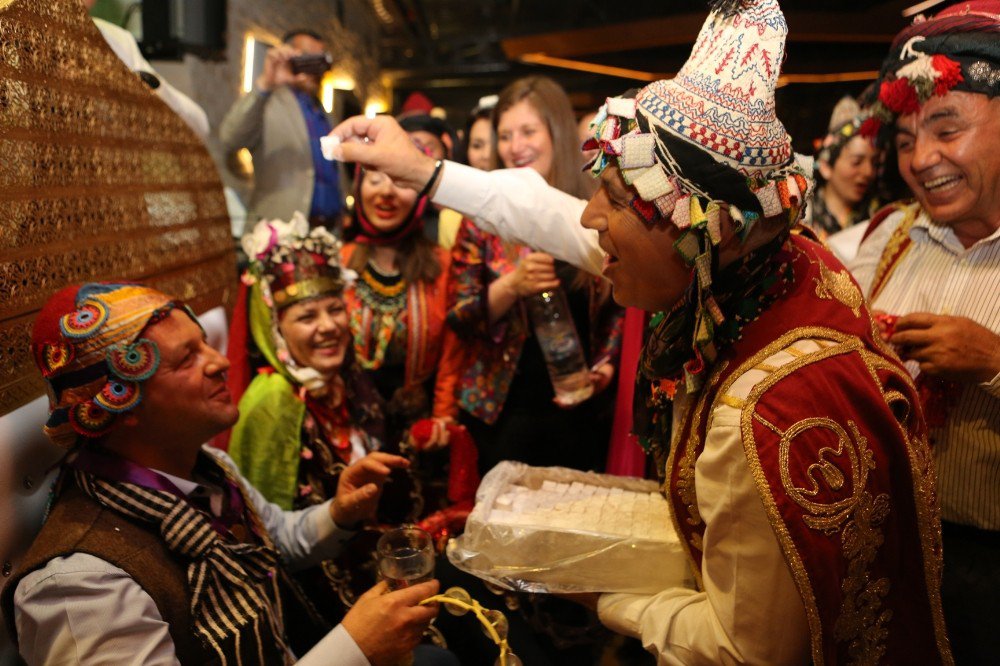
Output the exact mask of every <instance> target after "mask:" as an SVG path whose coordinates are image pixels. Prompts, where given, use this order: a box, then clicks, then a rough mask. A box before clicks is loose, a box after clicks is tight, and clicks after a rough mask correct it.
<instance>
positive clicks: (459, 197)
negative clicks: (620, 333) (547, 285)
mask: <svg viewBox="0 0 1000 666" xmlns="http://www.w3.org/2000/svg"><path fill="white" fill-rule="evenodd" d="M434 203H436V204H440V205H442V206H445V207H447V208H451V209H453V210H456V211H458V212H459V213H462V214H463V215H465V216H466V217H468V218H469V219H471V220H472V221H473V222H475V224H476V226H477V227H479V228H480V229H482V230H483V231H485V232H487V233H491V234H494V235H497V236H500V237H501V238H503V239H504V240H509V241H513V242H515V243H520V244H522V245H526V246H528V247H531V248H534V249H536V250H539V251H541V252H547V253H549V254H551V255H552V256H553V257H555V258H556V259H562V260H563V261H566V262H569V263H571V264H573V265H574V266H576V267H578V268H580V269H582V270H585V271H587V272H588V273H592V274H593V275H600V274H601V272H602V270H603V267H604V251H603V250H601V248H600V246H599V245H598V244H597V232H596V231H594V230H593V229H587V228H585V227H583V226H582V225H581V224H580V219H581V218H582V217H583V210H584V209H585V208H586V207H587V202H586V201H585V200H583V199H577V198H576V197H574V196H570V195H569V194H566V193H565V192H563V191H561V190H558V189H556V188H554V187H551V186H550V185H549V184H548V183H546V182H545V179H544V178H542V177H541V176H540V175H539V174H538V172H537V171H535V170H534V169H531V168H529V167H525V168H522V169H498V170H496V171H481V170H479V169H474V168H472V167H470V166H465V165H464V164H458V163H456V162H446V163H445V167H444V169H443V171H442V174H441V180H440V182H439V183H438V188H437V191H436V192H435V193H434Z"/></svg>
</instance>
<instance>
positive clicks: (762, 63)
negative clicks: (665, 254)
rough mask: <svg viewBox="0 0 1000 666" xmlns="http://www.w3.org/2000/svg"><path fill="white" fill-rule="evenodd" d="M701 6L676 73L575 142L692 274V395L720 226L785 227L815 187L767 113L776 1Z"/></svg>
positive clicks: (780, 46)
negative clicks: (662, 231) (613, 176)
mask: <svg viewBox="0 0 1000 666" xmlns="http://www.w3.org/2000/svg"><path fill="white" fill-rule="evenodd" d="M711 5H712V8H713V9H712V11H711V13H710V14H709V15H708V18H707V19H706V20H705V23H704V25H702V28H701V31H700V32H699V33H698V38H697V41H696V42H695V45H694V47H693V49H692V52H691V56H690V58H689V59H688V61H687V62H686V63H685V64H684V66H683V67H682V68H681V70H680V72H678V74H677V76H676V77H675V78H674V79H671V80H664V81H656V82H655V83H651V84H650V85H648V86H646V87H645V88H643V89H642V90H639V91H637V92H636V91H629V92H627V93H625V94H624V95H622V96H620V97H613V98H609V99H608V100H607V102H606V103H605V104H604V106H602V107H601V109H600V110H599V111H598V113H597V116H596V117H595V118H594V120H593V122H592V123H591V128H592V129H593V130H594V136H593V138H592V139H590V140H588V141H587V142H586V143H584V145H583V149H584V150H587V149H595V148H596V149H598V153H597V156H596V157H595V158H594V161H593V162H592V163H591V165H590V169H591V171H592V173H593V174H594V175H595V176H599V175H600V174H601V172H602V171H603V170H604V169H605V168H607V166H608V165H610V164H611V163H612V160H614V163H615V164H616V165H617V166H618V168H619V169H620V171H621V175H622V178H623V179H624V180H625V182H626V183H627V184H629V185H631V186H632V187H633V188H634V189H635V191H636V193H637V195H636V196H634V197H633V198H632V200H631V202H630V206H631V207H632V208H633V210H635V211H636V213H637V214H638V215H639V216H640V217H641V218H642V219H644V220H645V221H646V222H647V223H649V224H652V223H656V222H661V221H664V220H670V221H671V222H672V223H673V224H674V225H675V226H676V227H677V228H678V229H680V230H682V233H681V235H680V237H679V238H678V239H677V241H676V242H675V243H674V247H675V248H676V249H677V251H678V253H679V254H680V255H681V257H682V258H683V259H684V261H685V262H686V263H687V264H688V265H689V266H691V267H692V268H693V269H694V270H693V271H692V283H691V285H689V293H688V294H687V295H686V296H685V302H687V303H690V304H691V308H692V309H693V314H692V319H693V322H694V323H693V326H691V327H690V328H691V329H692V330H693V333H692V336H693V337H692V339H691V341H690V348H691V350H692V353H693V354H694V356H695V359H694V361H692V362H691V363H689V364H687V365H685V375H686V380H687V385H688V388H689V389H690V390H694V387H697V386H698V385H700V381H701V379H702V378H703V374H704V369H705V367H706V364H705V363H703V362H702V359H703V358H704V359H707V360H709V361H711V360H713V359H714V358H715V351H714V349H715V345H714V342H713V341H714V340H715V336H716V333H717V332H718V331H719V330H721V326H722V324H723V323H724V321H725V315H724V314H723V312H722V310H721V308H720V306H719V303H718V302H717V301H716V299H715V297H714V295H713V287H712V285H713V281H714V279H715V277H716V274H717V272H718V265H717V264H718V262H717V261H715V259H714V255H715V246H717V245H718V244H719V243H720V242H721V241H722V230H723V228H724V224H726V223H727V222H728V223H731V225H732V228H733V229H734V231H735V232H736V233H737V234H738V235H739V237H740V238H741V239H745V238H746V236H747V234H748V233H749V231H750V230H751V229H752V228H753V226H754V224H755V223H756V222H757V221H758V220H760V219H762V218H765V219H781V220H782V221H783V222H784V224H785V225H786V226H787V227H791V226H793V225H794V224H795V223H796V222H797V221H798V219H799V217H800V216H801V214H802V211H803V209H804V206H805V201H806V199H807V197H808V193H809V190H810V189H811V188H812V185H813V184H812V180H811V178H810V177H811V175H812V172H813V167H812V158H810V157H804V156H800V155H796V154H794V153H793V152H792V145H791V138H790V137H789V136H788V133H787V132H786V131H785V128H784V126H783V125H782V124H781V122H780V121H779V120H778V118H777V116H776V115H775V109H774V90H775V87H776V85H777V81H778V75H779V70H780V66H781V62H782V60H783V58H784V50H785V36H786V35H787V33H788V27H787V25H786V23H785V17H784V15H783V14H782V13H781V9H780V7H779V6H778V3H777V0H722V1H716V2H713V3H711ZM779 245H780V244H779ZM676 309H677V307H676V306H675V310H676ZM672 320H673V318H672V317H667V319H666V320H664V321H668V322H669V321H672ZM680 328H683V327H677V330H680ZM685 330H686V329H685ZM650 349H652V348H651V347H650V346H648V345H647V347H646V350H645V351H644V352H643V353H644V355H646V354H647V353H652V352H650V351H649V350H650ZM647 360H648V359H647Z"/></svg>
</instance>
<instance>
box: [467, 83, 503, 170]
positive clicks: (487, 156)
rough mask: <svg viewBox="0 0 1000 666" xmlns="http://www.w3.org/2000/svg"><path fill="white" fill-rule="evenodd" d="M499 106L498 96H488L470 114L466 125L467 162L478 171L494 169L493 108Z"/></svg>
mask: <svg viewBox="0 0 1000 666" xmlns="http://www.w3.org/2000/svg"><path fill="white" fill-rule="evenodd" d="M496 104H497V96H496V95H487V96H486V97H483V98H481V99H480V100H479V105H478V106H476V108H474V109H473V110H472V113H471V114H469V121H468V122H467V123H466V124H465V142H466V148H465V161H466V163H467V164H468V165H469V166H471V167H475V168H477V169H482V170H483V171H489V170H490V169H492V168H493V153H494V144H495V143H496V139H495V135H494V133H493V108H494V107H495V106H496Z"/></svg>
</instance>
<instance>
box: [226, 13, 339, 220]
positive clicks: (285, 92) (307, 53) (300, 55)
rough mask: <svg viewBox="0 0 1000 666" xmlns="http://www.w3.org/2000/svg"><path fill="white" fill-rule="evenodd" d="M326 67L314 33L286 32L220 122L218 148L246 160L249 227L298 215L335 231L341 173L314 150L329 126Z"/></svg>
mask: <svg viewBox="0 0 1000 666" xmlns="http://www.w3.org/2000/svg"><path fill="white" fill-rule="evenodd" d="M331 64H332V58H331V57H330V54H329V53H327V51H326V46H325V44H324V42H323V38H322V37H321V36H320V35H319V34H317V33H315V32H312V31H311V30H302V29H300V30H293V31H291V32H289V33H288V34H286V35H285V37H284V39H283V40H282V44H281V45H280V46H275V47H273V48H271V49H270V50H268V52H267V59H266V60H265V61H264V71H263V72H262V73H261V75H260V76H259V77H257V80H256V82H255V84H254V88H253V90H251V91H250V92H249V93H248V94H246V95H244V96H243V97H242V98H241V99H239V100H237V101H236V103H235V104H233V106H232V108H230V109H229V112H228V113H227V114H226V117H225V119H224V120H223V121H222V125H221V126H220V127H219V139H220V140H221V142H222V146H223V148H224V149H225V150H226V151H227V152H234V151H237V150H239V149H240V148H247V149H249V150H250V153H251V154H252V155H253V167H254V187H253V192H252V193H251V195H250V201H249V203H248V206H247V209H248V210H247V224H248V225H250V226H252V225H253V224H255V223H256V222H257V220H259V219H261V218H281V219H284V218H287V217H288V216H289V215H291V214H292V213H293V212H294V211H297V210H299V211H302V212H303V213H305V214H306V215H307V216H308V217H309V221H310V223H311V224H312V225H314V226H318V225H323V226H326V227H329V228H330V229H333V228H336V227H337V226H339V218H340V214H341V211H342V209H343V196H342V193H341V186H340V184H341V181H342V178H341V175H342V174H340V173H339V172H338V167H337V166H336V164H335V163H333V162H329V161H327V160H325V159H323V156H322V154H321V152H320V147H319V137H321V136H324V135H326V134H327V133H329V131H330V128H331V127H332V126H333V123H332V120H333V118H332V116H330V115H329V114H328V113H327V112H326V111H325V110H324V108H323V106H322V104H321V103H320V100H319V92H320V81H321V80H322V77H323V74H324V73H325V72H326V71H327V70H328V69H330V65H331Z"/></svg>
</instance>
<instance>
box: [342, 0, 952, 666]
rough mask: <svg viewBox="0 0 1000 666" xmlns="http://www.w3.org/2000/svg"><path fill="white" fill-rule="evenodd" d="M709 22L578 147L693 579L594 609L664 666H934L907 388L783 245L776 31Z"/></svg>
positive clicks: (926, 551)
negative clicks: (642, 335) (644, 327)
mask: <svg viewBox="0 0 1000 666" xmlns="http://www.w3.org/2000/svg"><path fill="white" fill-rule="evenodd" d="M718 4H719V7H718V8H717V9H716V11H714V12H713V13H712V14H711V15H710V16H709V18H708V20H707V21H706V23H705V25H704V27H703V28H702V32H701V34H700V35H699V38H698V41H697V43H696V44H695V47H694V50H693V52H692V55H691V58H690V60H689V61H688V63H687V64H686V65H685V67H684V68H682V70H681V71H680V72H679V73H678V76H677V77H676V78H675V79H673V80H671V81H659V82H656V83H653V84H651V85H649V86H647V87H646V88H644V89H643V90H641V91H639V92H638V93H637V94H634V95H628V94H626V95H625V96H622V97H618V98H612V99H609V100H608V102H607V104H606V105H605V106H604V107H603V108H602V110H601V111H600V112H599V113H598V116H597V118H596V119H595V124H594V130H595V138H594V141H593V142H591V143H590V144H587V145H585V148H589V147H593V148H598V149H599V150H600V153H599V155H598V157H597V158H596V160H595V162H594V164H593V171H594V173H595V174H598V175H599V176H600V179H601V188H600V189H599V190H598V192H597V193H596V194H595V195H594V196H593V198H592V199H591V201H590V203H589V204H588V206H587V208H586V210H585V211H584V212H583V219H582V221H583V224H584V226H585V227H587V228H588V229H589V230H592V231H593V232H596V236H597V239H598V240H599V243H600V247H601V248H603V251H604V253H605V255H606V259H605V266H604V269H603V272H604V274H605V276H606V277H607V278H608V279H610V280H611V281H612V283H613V284H614V292H615V298H616V299H617V300H618V301H619V303H621V304H623V305H631V306H637V307H642V308H644V309H646V310H649V311H651V312H655V313H657V314H655V315H654V316H653V317H652V320H651V325H650V332H649V336H648V337H649V339H648V342H647V344H646V347H645V349H644V351H643V355H642V359H641V361H640V367H639V374H638V382H637V385H636V396H637V399H636V418H635V420H634V422H635V424H636V427H637V428H638V429H639V430H640V432H639V433H638V434H639V435H640V436H641V437H642V439H643V440H644V441H645V442H646V443H647V445H648V446H649V447H650V449H651V450H652V452H653V453H655V454H657V458H658V462H659V464H660V465H661V467H660V469H661V470H662V472H663V475H664V477H665V480H666V484H665V491H666V492H667V493H668V497H669V499H670V500H671V502H672V503H673V507H674V513H675V516H676V518H675V520H676V528H677V530H678V532H679V533H680V534H681V535H682V537H683V539H682V541H683V543H684V544H685V546H686V548H687V551H688V554H689V556H690V559H691V563H692V570H693V572H694V573H695V577H696V578H697V579H698V581H697V582H698V586H697V589H687V588H680V587H678V588H671V589H667V590H664V591H662V592H661V593H659V594H656V595H648V596H643V595H627V594H605V595H602V596H600V598H599V599H596V607H597V610H598V613H599V615H600V617H601V619H602V621H604V623H605V624H607V625H608V626H610V627H611V628H613V629H615V630H617V631H620V632H622V633H625V634H629V635H632V636H637V637H639V638H640V639H641V640H642V641H643V643H644V644H645V646H646V647H647V649H649V650H650V651H651V652H653V653H654V654H655V655H656V656H657V658H658V662H659V663H661V664H688V663H766V664H803V663H809V662H810V661H812V662H813V663H816V664H825V663H831V664H832V663H852V662H860V663H950V661H951V658H950V653H949V649H948V643H947V638H946V636H945V633H944V622H943V618H942V614H941V607H940V597H939V594H938V584H939V580H940V564H941V560H940V533H939V522H938V517H937V504H936V498H935V496H934V475H933V467H932V465H931V460H930V452H929V449H928V446H927V441H926V437H925V434H924V427H923V420H922V416H921V412H920V406H919V403H918V401H917V396H916V392H915V389H914V387H913V385H912V382H911V381H910V379H909V376H908V374H907V373H906V371H905V369H904V368H903V367H902V366H901V364H900V363H899V361H898V359H897V358H896V357H895V356H894V355H893V353H892V351H891V350H890V349H889V348H888V347H887V346H886V345H885V344H883V343H882V342H881V340H880V339H879V337H878V335H877V334H876V330H875V328H874V324H873V323H872V320H871V319H870V317H869V315H868V312H867V310H866V309H865V306H864V302H863V299H862V296H861V292H860V290H859V289H858V287H857V285H856V284H855V283H854V282H853V280H852V279H851V278H850V276H849V275H848V274H847V272H846V270H845V269H844V268H843V267H842V266H841V265H840V264H839V263H838V262H837V261H836V259H834V258H833V257H832V256H831V255H830V254H829V253H828V252H826V251H825V250H823V249H822V248H821V247H819V246H817V245H816V244H814V243H812V242H811V241H809V240H807V239H804V238H802V237H796V236H792V237H790V236H789V234H788V231H789V228H790V227H791V226H792V225H794V224H795V223H796V222H797V220H798V219H799V216H800V214H801V212H802V206H803V202H804V200H805V197H806V194H807V191H808V188H809V183H808V180H807V178H806V177H805V175H806V174H807V173H809V171H810V169H809V167H808V166H807V165H805V164H803V163H802V162H801V161H800V160H798V159H797V158H796V157H794V156H793V154H792V152H791V146H790V140H789V137H788V136H787V133H786V132H785V131H784V128H783V127H782V125H781V123H780V122H778V120H777V118H776V117H775V116H774V99H773V93H774V87H775V84H776V80H777V76H778V69H779V67H780V63H781V62H782V59H783V54H784V36H785V33H786V26H785V21H784V17H783V16H782V14H781V12H780V10H779V8H778V7H777V4H776V3H775V2H774V1H773V0H761V1H757V2H740V3H718ZM334 132H335V133H336V134H337V135H338V136H340V137H341V138H349V137H352V136H362V135H363V136H367V137H368V138H369V139H371V141H370V142H369V143H368V144H362V143H354V142H348V143H344V144H342V145H341V146H340V151H341V153H342V155H343V157H345V158H347V159H350V160H360V161H362V162H364V163H370V164H374V165H377V166H378V167H379V168H385V169H388V170H389V171H390V172H391V173H392V176H393V178H398V179H399V180H400V181H402V182H406V181H407V180H408V179H409V181H410V182H412V183H414V184H415V185H416V186H417V187H420V186H422V185H423V183H424V182H426V180H427V179H428V177H429V176H430V175H431V168H429V167H432V166H433V165H432V164H429V163H428V162H427V161H426V160H424V161H420V160H419V158H414V160H413V161H411V162H407V161H406V160H403V159H401V156H400V152H401V150H400V148H401V146H403V141H402V140H401V139H400V137H399V132H398V128H395V127H393V126H392V125H391V124H390V123H387V122H385V121H378V120H375V121H367V120H362V119H353V120H351V121H348V122H346V123H344V124H342V125H341V126H340V127H338V128H336V129H335V130H334ZM390 155H391V157H390ZM390 161H394V163H395V165H396V166H395V167H394V166H392V165H390V164H389V162H390ZM456 171H458V172H459V173H460V170H452V169H451V167H450V165H448V166H447V168H446V169H445V170H444V176H443V178H444V180H443V181H442V182H441V183H440V184H439V187H441V188H444V187H445V181H449V174H452V173H455V172H456ZM496 174H497V172H492V173H491V176H492V177H494V178H495V179H496V180H497V182H500V181H501V179H504V181H503V182H510V181H511V180H513V178H508V177H507V176H506V175H505V174H501V175H496ZM449 183H450V184H449V185H448V187H449V189H451V188H453V187H454V186H455V181H449ZM525 183H526V179H525ZM432 185H433V183H432ZM434 192H435V190H434V189H433V188H432V189H431V194H432V197H433V196H434ZM517 195H519V196H521V197H523V198H527V199H529V200H531V199H535V200H537V197H538V196H539V195H538V193H536V192H534V191H532V192H531V193H530V195H527V194H525V193H524V192H523V191H521V192H519V193H517ZM512 198H513V195H509V194H508V193H506V192H503V191H502V190H501V188H500V187H497V188H496V189H493V190H490V192H489V198H488V199H486V201H487V203H488V204H492V206H493V207H494V208H499V209H504V210H509V209H511V208H513V207H514V205H513V204H511V203H510V201H509V200H510V199H512ZM501 199H502V203H500V200H501ZM475 212H476V213H478V215H477V217H483V218H488V217H489V211H488V210H487V208H486V207H482V208H480V209H478V210H477V211H475ZM535 219H536V220H537V216H536V218H535ZM556 223H558V221H556ZM546 233H547V230H546V232H541V233H539V234H538V235H537V236H538V237H544V236H545V235H546ZM553 233H554V234H559V232H558V231H554V232H553ZM593 235H594V234H593V233H591V234H590V236H589V237H588V235H587V234H581V235H579V236H578V237H577V239H576V240H578V241H579V244H580V245H586V244H587V243H591V244H592V243H593V240H594V239H593ZM559 236H560V237H561V238H565V236H566V235H565V234H559ZM546 249H547V250H550V251H551V250H552V249H553V248H551V247H548V248H546ZM671 435H673V436H672V437H671ZM643 565H644V566H650V567H652V566H656V563H655V562H648V563H643Z"/></svg>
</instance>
